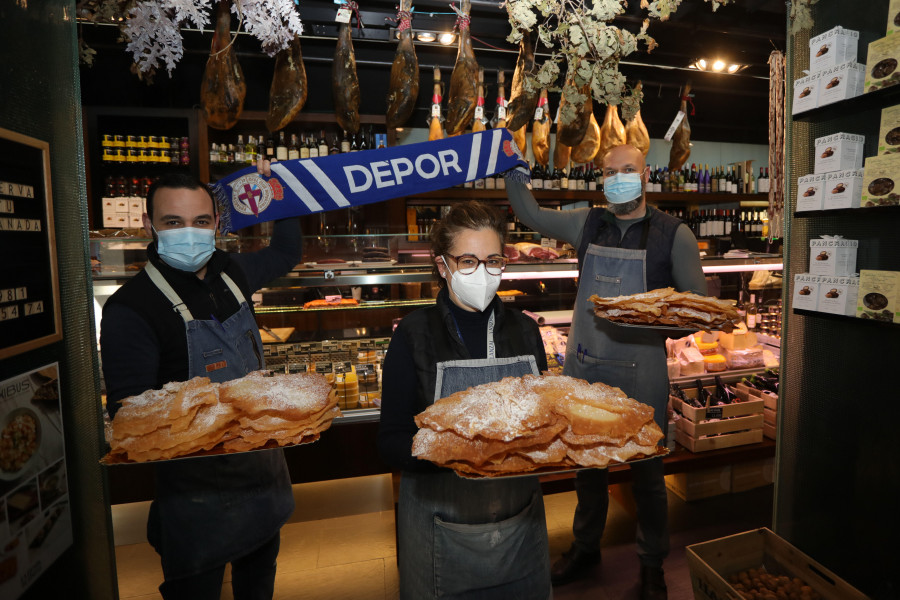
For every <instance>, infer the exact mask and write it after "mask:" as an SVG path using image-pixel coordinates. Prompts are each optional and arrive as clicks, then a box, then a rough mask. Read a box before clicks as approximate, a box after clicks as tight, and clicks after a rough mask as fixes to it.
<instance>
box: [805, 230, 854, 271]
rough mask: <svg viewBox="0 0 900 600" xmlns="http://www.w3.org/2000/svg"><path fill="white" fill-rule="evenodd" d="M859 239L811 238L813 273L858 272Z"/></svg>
mask: <svg viewBox="0 0 900 600" xmlns="http://www.w3.org/2000/svg"><path fill="white" fill-rule="evenodd" d="M858 248H859V241H858V240H845V239H843V238H833V237H829V238H813V239H811V240H809V272H810V274H811V275H853V274H854V273H856V252H857V250H858Z"/></svg>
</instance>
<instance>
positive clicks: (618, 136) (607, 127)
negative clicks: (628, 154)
mask: <svg viewBox="0 0 900 600" xmlns="http://www.w3.org/2000/svg"><path fill="white" fill-rule="evenodd" d="M600 140H601V141H600V148H599V149H598V150H597V154H596V155H595V156H594V162H595V163H597V164H598V165H600V164H603V157H604V156H606V153H607V152H609V151H610V150H611V149H612V148H615V147H616V146H621V145H622V144H624V143H625V140H626V133H625V126H624V125H623V124H622V120H621V119H619V107H618V105H615V104H608V105H607V106H606V116H605V117H604V118H603V125H602V126H601V127H600Z"/></svg>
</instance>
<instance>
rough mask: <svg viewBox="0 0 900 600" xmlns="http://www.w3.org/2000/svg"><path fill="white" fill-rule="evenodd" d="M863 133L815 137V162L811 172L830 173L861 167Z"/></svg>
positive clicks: (864, 139)
mask: <svg viewBox="0 0 900 600" xmlns="http://www.w3.org/2000/svg"><path fill="white" fill-rule="evenodd" d="M865 142H866V137H865V136H864V135H857V134H855V133H833V134H831V135H826V136H825V137H820V138H816V143H815V146H816V162H815V169H814V170H813V173H815V174H816V175H818V174H821V173H830V172H832V171H846V170H847V169H861V168H862V165H863V144H864V143H865Z"/></svg>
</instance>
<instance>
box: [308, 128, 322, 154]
mask: <svg viewBox="0 0 900 600" xmlns="http://www.w3.org/2000/svg"><path fill="white" fill-rule="evenodd" d="M306 145H307V146H309V157H310V158H319V144H317V143H316V134H315V133H310V134H309V136H307V138H306Z"/></svg>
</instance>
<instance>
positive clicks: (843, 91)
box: [819, 62, 866, 106]
mask: <svg viewBox="0 0 900 600" xmlns="http://www.w3.org/2000/svg"><path fill="white" fill-rule="evenodd" d="M865 78H866V66H865V65H861V64H859V63H858V62H845V63H841V64H839V65H835V66H833V67H830V68H828V69H825V70H824V71H822V72H821V73H820V74H819V106H825V105H826V104H832V103H834V102H839V101H841V100H847V99H848V98H855V97H856V96H859V95H860V94H862V93H863V80H864V79H865Z"/></svg>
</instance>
